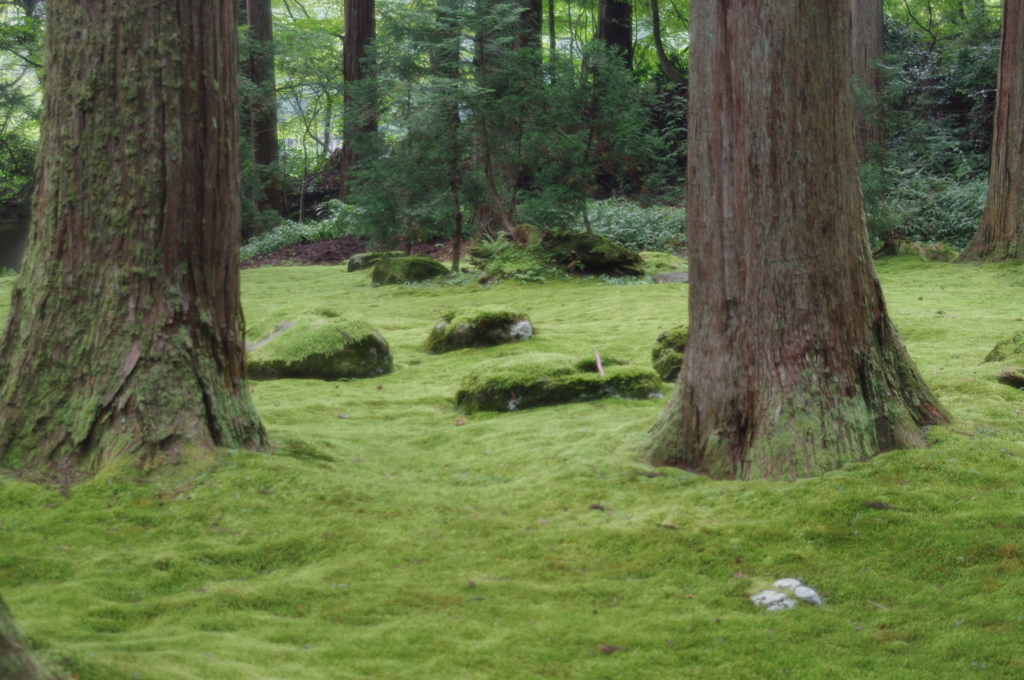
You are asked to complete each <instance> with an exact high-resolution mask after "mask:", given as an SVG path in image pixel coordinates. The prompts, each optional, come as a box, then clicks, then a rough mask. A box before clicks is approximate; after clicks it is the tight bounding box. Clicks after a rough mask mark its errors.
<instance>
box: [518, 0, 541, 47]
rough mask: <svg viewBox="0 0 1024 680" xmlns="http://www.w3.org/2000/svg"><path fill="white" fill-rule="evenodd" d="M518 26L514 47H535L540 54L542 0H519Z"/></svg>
mask: <svg viewBox="0 0 1024 680" xmlns="http://www.w3.org/2000/svg"><path fill="white" fill-rule="evenodd" d="M520 2H521V5H520V6H521V8H522V9H520V10H519V27H518V29H517V31H516V49H523V48H526V47H532V48H536V49H537V51H538V56H540V49H539V48H540V46H541V34H542V33H543V28H544V7H543V4H542V0H520Z"/></svg>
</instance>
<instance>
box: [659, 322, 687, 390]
mask: <svg viewBox="0 0 1024 680" xmlns="http://www.w3.org/2000/svg"><path fill="white" fill-rule="evenodd" d="M689 332H690V329H689V327H688V326H676V327H675V328H672V329H669V330H667V331H665V332H664V333H662V334H661V335H659V336H658V339H657V340H655V341H654V349H653V350H651V363H652V364H653V366H654V370H655V372H657V374H658V375H659V376H660V377H661V379H662V380H664V381H665V382H675V381H676V378H678V377H679V371H680V370H682V368H683V355H684V353H685V352H686V338H687V336H688V335H689Z"/></svg>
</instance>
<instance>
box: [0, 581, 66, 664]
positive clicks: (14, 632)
mask: <svg viewBox="0 0 1024 680" xmlns="http://www.w3.org/2000/svg"><path fill="white" fill-rule="evenodd" d="M0 678H3V679H4V680H56V678H55V677H54V675H53V674H52V673H50V672H49V671H48V670H46V669H45V668H44V667H43V666H42V664H40V663H39V660H38V659H36V657H35V656H34V655H33V654H32V650H31V649H29V647H28V645H27V644H25V636H24V635H23V634H22V632H21V629H19V628H18V625H17V624H16V623H15V622H14V619H13V617H11V612H10V611H9V610H8V609H7V605H6V604H4V601H3V598H0Z"/></svg>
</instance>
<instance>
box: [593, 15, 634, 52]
mask: <svg viewBox="0 0 1024 680" xmlns="http://www.w3.org/2000/svg"><path fill="white" fill-rule="evenodd" d="M594 38H595V39H597V40H602V41H604V42H605V44H607V45H608V46H609V47H611V48H613V49H615V50H616V51H617V52H618V53H619V55H620V56H621V57H622V60H623V62H625V64H626V68H628V69H632V68H633V5H632V4H631V3H630V0H598V2H597V32H596V34H595V35H594Z"/></svg>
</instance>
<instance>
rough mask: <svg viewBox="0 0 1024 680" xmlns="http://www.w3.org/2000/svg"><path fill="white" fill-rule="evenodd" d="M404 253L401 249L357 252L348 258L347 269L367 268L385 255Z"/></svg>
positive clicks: (397, 255) (392, 255)
mask: <svg viewBox="0 0 1024 680" xmlns="http://www.w3.org/2000/svg"><path fill="white" fill-rule="evenodd" d="M404 254H405V253H403V252H402V251H401V250H382V251H374V252H372V253H359V254H358V255H353V256H352V257H350V258H348V270H349V271H350V272H357V271H361V270H363V269H369V268H370V267H372V266H373V265H375V264H377V263H378V262H380V261H381V260H383V259H384V258H386V257H402V256H403V255H404Z"/></svg>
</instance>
